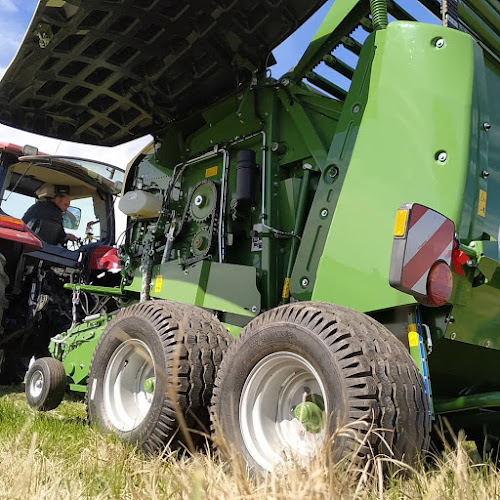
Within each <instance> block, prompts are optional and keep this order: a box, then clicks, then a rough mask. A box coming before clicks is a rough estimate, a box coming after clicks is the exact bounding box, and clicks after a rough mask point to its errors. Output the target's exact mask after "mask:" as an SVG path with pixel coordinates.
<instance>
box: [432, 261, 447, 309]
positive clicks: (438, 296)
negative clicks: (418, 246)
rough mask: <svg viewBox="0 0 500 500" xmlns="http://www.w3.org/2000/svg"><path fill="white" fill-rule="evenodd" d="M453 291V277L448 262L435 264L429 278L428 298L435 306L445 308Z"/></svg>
mask: <svg viewBox="0 0 500 500" xmlns="http://www.w3.org/2000/svg"><path fill="white" fill-rule="evenodd" d="M452 290H453V276H452V274H451V269H450V266H449V265H448V264H446V262H443V261H442V260H439V261H437V262H435V263H434V264H433V265H432V267H431V270H430V271H429V276H428V278H427V296H428V298H429V300H430V301H431V302H432V304H433V305H435V306H443V305H444V304H446V303H447V302H448V300H450V297H451V292H452Z"/></svg>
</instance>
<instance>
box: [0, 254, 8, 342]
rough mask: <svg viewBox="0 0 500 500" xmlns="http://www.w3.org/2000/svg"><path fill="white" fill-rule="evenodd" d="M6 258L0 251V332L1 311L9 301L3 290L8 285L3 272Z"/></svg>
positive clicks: (3, 310) (0, 322) (1, 327)
mask: <svg viewBox="0 0 500 500" xmlns="http://www.w3.org/2000/svg"><path fill="white" fill-rule="evenodd" d="M5 265H6V260H5V257H4V256H3V255H2V254H1V253H0V334H1V333H3V326H2V319H3V313H4V312H5V310H6V309H7V307H9V301H8V300H7V298H6V293H5V290H6V288H7V287H8V286H9V283H10V280H9V277H8V276H7V273H6V272H5Z"/></svg>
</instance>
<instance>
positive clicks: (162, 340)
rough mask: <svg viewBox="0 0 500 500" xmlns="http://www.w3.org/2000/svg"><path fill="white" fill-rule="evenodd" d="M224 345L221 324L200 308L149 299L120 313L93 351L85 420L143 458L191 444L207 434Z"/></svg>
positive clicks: (226, 342) (225, 333) (224, 330)
mask: <svg viewBox="0 0 500 500" xmlns="http://www.w3.org/2000/svg"><path fill="white" fill-rule="evenodd" d="M229 341H230V336H229V334H228V332H227V330H226V329H225V328H224V326H223V325H222V323H220V321H219V320H218V319H217V318H215V317H214V316H213V315H211V314H210V313H208V312H207V311H205V310H203V309H200V308H198V307H194V306H187V305H184V304H178V303H174V302H168V301H148V302H144V303H139V304H133V305H131V306H129V307H127V308H125V309H122V310H121V311H120V312H119V313H118V314H117V315H116V316H115V318H113V320H112V321H111V322H110V323H109V324H108V326H107V328H106V330H105V331H104V332H103V334H102V336H101V338H100V340H99V343H98V345H97V347H96V350H95V352H94V356H93V360H92V364H91V367H90V372H89V377H88V383H87V415H88V418H89V421H90V422H91V423H94V424H97V426H98V427H99V428H100V429H101V430H102V431H104V432H107V433H113V434H115V435H117V436H118V437H119V438H120V439H122V440H123V441H125V442H130V443H133V444H138V445H140V446H141V447H142V448H143V450H144V451H146V452H149V453H157V452H159V451H161V450H162V449H164V448H165V447H166V446H167V445H169V446H170V447H172V448H175V447H178V446H180V445H181V444H183V445H186V446H188V447H191V446H196V445H197V444H198V443H200V442H202V441H203V435H202V433H206V432H208V429H209V420H210V419H209V413H208V407H209V405H210V400H211V397H212V390H213V384H214V380H215V375H216V369H217V368H218V366H219V364H220V362H221V359H222V354H223V353H224V352H225V351H226V349H227V346H228V344H229ZM151 380H153V381H154V384H153V385H151ZM127 390H128V391H129V392H128V393H127V392H126V391H127ZM148 391H149V392H148ZM127 394H132V395H133V396H132V397H131V398H130V397H127ZM193 429H194V430H195V431H196V432H191V431H192V430H193Z"/></svg>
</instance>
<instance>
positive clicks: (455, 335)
mask: <svg viewBox="0 0 500 500" xmlns="http://www.w3.org/2000/svg"><path fill="white" fill-rule="evenodd" d="M456 338H457V334H456V333H455V332H452V334H451V335H450V339H451V340H455V339H456Z"/></svg>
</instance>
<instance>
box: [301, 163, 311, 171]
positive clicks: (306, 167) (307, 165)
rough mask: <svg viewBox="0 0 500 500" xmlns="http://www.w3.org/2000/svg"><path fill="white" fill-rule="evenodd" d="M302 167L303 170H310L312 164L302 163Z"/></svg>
mask: <svg viewBox="0 0 500 500" xmlns="http://www.w3.org/2000/svg"><path fill="white" fill-rule="evenodd" d="M302 168H303V169H304V170H312V165H311V164H310V163H304V165H302Z"/></svg>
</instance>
